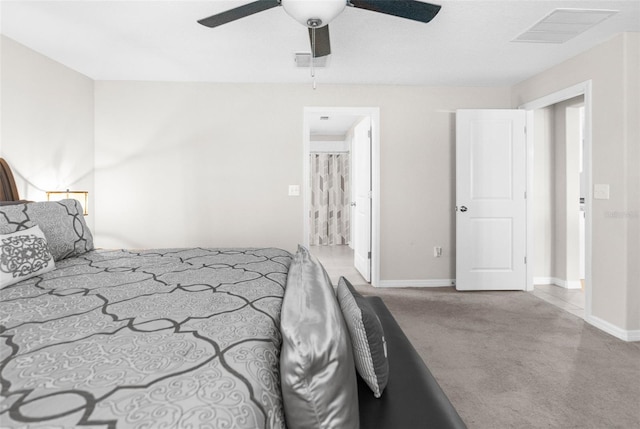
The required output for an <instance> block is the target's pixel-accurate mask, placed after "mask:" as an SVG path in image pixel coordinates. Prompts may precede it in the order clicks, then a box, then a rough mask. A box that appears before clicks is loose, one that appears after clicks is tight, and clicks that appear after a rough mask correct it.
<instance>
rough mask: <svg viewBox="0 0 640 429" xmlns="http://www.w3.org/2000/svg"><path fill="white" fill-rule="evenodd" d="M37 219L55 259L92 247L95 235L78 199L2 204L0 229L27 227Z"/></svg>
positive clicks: (22, 228) (18, 229)
mask: <svg viewBox="0 0 640 429" xmlns="http://www.w3.org/2000/svg"><path fill="white" fill-rule="evenodd" d="M32 223H35V224H36V225H38V226H39V227H40V229H41V230H42V232H43V233H44V236H45V237H46V239H47V244H48V246H49V251H50V252H51V255H53V259H54V260H56V261H59V260H61V259H65V258H69V257H71V256H77V255H81V254H83V253H85V252H88V251H89V250H93V236H92V235H91V231H89V228H87V224H86V223H85V221H84V216H83V215H82V207H81V206H80V203H79V202H78V201H76V200H62V201H42V202H37V203H25V204H16V205H12V206H2V207H0V229H4V230H9V231H10V232H15V231H22V230H25V229H27V228H28V227H29V225H31V224H32Z"/></svg>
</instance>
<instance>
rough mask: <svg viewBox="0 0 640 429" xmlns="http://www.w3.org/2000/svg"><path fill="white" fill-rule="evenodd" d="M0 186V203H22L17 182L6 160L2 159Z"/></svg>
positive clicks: (0, 162)
mask: <svg viewBox="0 0 640 429" xmlns="http://www.w3.org/2000/svg"><path fill="white" fill-rule="evenodd" d="M0 185H1V186H0V201H20V196H19V195H18V188H17V187H16V181H15V180H14V179H13V173H12V172H11V168H10V167H9V164H7V161H5V160H4V158H0Z"/></svg>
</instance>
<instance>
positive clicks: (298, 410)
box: [280, 246, 360, 429]
mask: <svg viewBox="0 0 640 429" xmlns="http://www.w3.org/2000/svg"><path fill="white" fill-rule="evenodd" d="M280 331H281V333H282V351H281V354H280V380H281V385H282V399H283V403H284V410H285V418H286V423H287V427H288V428H289V429H297V428H305V429H311V428H323V429H332V428H340V429H351V428H352V429H359V427H360V415H359V411H358V387H357V379H356V372H355V367H354V363H353V351H352V349H351V341H350V339H349V331H348V330H347V327H346V325H345V322H344V318H343V316H342V312H341V311H340V307H339V306H338V301H337V299H336V296H335V293H334V291H333V286H332V285H331V280H329V276H328V275H327V273H326V271H325V270H324V267H322V265H320V263H319V262H318V260H317V259H316V258H314V257H313V256H311V255H310V254H309V251H308V250H307V249H305V248H304V247H302V246H299V247H298V252H297V253H296V255H295V257H294V258H293V262H292V263H291V266H290V267H289V273H288V275H287V286H286V288H285V292H284V298H283V301H282V313H281V322H280Z"/></svg>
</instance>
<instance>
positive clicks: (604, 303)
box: [512, 33, 640, 337]
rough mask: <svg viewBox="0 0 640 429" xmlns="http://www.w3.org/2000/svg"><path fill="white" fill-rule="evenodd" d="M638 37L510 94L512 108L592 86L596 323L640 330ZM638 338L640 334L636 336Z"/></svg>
mask: <svg viewBox="0 0 640 429" xmlns="http://www.w3.org/2000/svg"><path fill="white" fill-rule="evenodd" d="M639 52H640V34H638V33H623V34H620V35H618V36H616V37H614V38H612V39H610V40H609V41H607V42H605V43H603V44H602V45H599V46H597V47H595V48H593V49H591V50H589V51H587V52H585V53H583V54H580V55H578V56H576V57H574V58H572V59H570V60H568V61H566V62H564V63H562V64H560V65H558V66H556V67H553V68H552V69H550V70H547V71H546V72H543V73H540V74H539V75H537V76H535V77H533V78H531V79H529V80H527V81H525V82H522V83H520V84H518V85H516V86H515V87H513V89H512V99H513V103H512V105H513V106H520V105H522V104H524V103H527V102H530V101H533V100H536V99H538V98H541V97H543V96H546V95H548V94H552V93H554V92H557V91H560V90H562V89H565V88H568V87H571V86H573V85H576V84H578V83H581V82H584V81H587V80H591V81H592V85H593V111H592V146H593V149H592V150H593V153H592V172H593V175H592V181H593V183H594V184H609V185H610V189H611V196H610V198H609V199H608V200H594V201H593V213H592V222H593V226H592V236H593V243H592V248H593V254H592V258H593V261H592V266H591V272H592V278H591V280H592V303H593V304H592V309H593V320H592V322H593V323H596V324H599V325H600V326H603V327H605V328H610V329H612V330H615V329H623V330H627V331H635V335H638V332H637V331H638V330H640V292H639V291H640V264H639V263H638V261H640V226H639V225H638V224H639V222H640V175H639V171H640V169H638V165H640V137H639V136H640V120H639V118H640V84H639V83H638V75H640V65H639V60H638V58H639V56H640V55H639V54H638V53H639ZM638 336H639V337H640V335H638Z"/></svg>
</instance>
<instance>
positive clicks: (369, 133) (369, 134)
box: [367, 128, 371, 138]
mask: <svg viewBox="0 0 640 429" xmlns="http://www.w3.org/2000/svg"><path fill="white" fill-rule="evenodd" d="M367 135H368V136H369V138H371V128H369V130H368V131H367Z"/></svg>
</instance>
